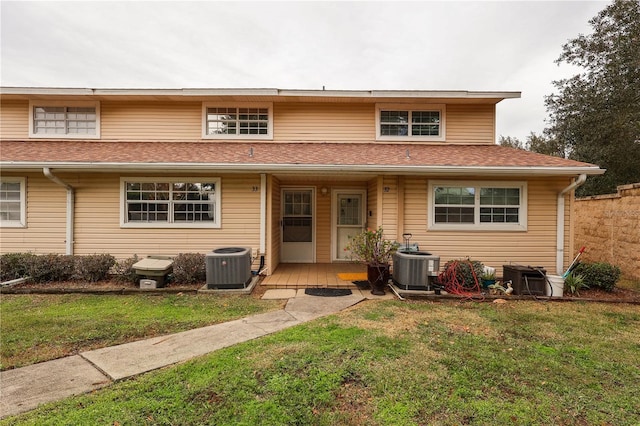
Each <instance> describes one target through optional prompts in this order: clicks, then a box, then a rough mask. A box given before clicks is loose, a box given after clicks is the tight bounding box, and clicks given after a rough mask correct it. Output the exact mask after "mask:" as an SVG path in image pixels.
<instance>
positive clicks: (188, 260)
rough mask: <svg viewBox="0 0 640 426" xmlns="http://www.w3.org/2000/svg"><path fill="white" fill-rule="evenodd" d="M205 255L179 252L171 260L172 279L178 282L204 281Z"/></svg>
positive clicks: (205, 276)
mask: <svg viewBox="0 0 640 426" xmlns="http://www.w3.org/2000/svg"><path fill="white" fill-rule="evenodd" d="M206 279H207V273H206V268H205V255H204V254H200V253H180V254H179V255H178V256H176V258H175V259H174V260H173V280H174V281H175V282H176V283H180V284H196V283H201V282H204V281H206Z"/></svg>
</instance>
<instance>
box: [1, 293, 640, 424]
mask: <svg viewBox="0 0 640 426" xmlns="http://www.w3.org/2000/svg"><path fill="white" fill-rule="evenodd" d="M639 336H640V311H639V310H638V307H637V306H635V305H623V304H620V305H611V304H597V303H593V304H584V303H577V302H576V303H541V302H529V301H514V302H509V303H507V304H504V305H497V304H490V303H467V304H460V303H453V302H452V303H431V302H422V301H421V302H409V303H407V302H399V301H384V302H382V301H376V302H373V301H370V302H367V303H363V304H360V305H358V306H356V307H354V308H352V309H350V310H347V311H344V312H342V313H340V314H338V315H334V316H331V317H327V318H322V319H319V320H316V321H313V322H309V323H306V324H303V325H300V326H297V327H293V328H290V329H287V330H284V331H282V332H279V333H276V334H273V335H270V336H266V337H264V338H261V339H257V340H254V341H250V342H246V343H243V344H240V345H236V346H233V347H230V348H226V349H223V350H220V351H217V352H215V353H213V354H210V355H208V356H205V357H202V358H199V359H197V360H193V361H191V362H188V363H185V364H181V365H179V366H175V367H171V368H166V369H163V370H160V371H157V372H152V373H149V374H146V375H143V376H140V377H138V378H136V379H133V380H128V381H124V382H120V383H116V384H114V385H112V386H110V387H109V388H106V389H103V390H100V391H97V392H94V393H92V394H90V395H83V396H79V397H74V398H70V399H67V400H64V401H61V402H58V403H53V404H48V405H46V406H42V407H41V408H39V409H37V410H35V411H32V412H30V413H26V414H24V415H21V416H17V417H14V418H10V419H5V420H4V421H2V422H0V425H4V424H17V425H22V424H25V425H29V424H33V425H36V424H37V425H46V424H51V425H58V424H91V425H94V424H95V425H100V424H103V425H113V424H121V425H124V424H147V425H155V424H162V425H173V424H175V425H178V424H179V425H199V424H216V425H263V424H264V425H290V424H301V425H302V424H304V425H307V424H309V425H335V424H341V425H343V424H344V425H361V424H367V425H369V424H370V425H389V424H393V425H418V424H430V425H432V424H433V425H454V424H455V425H459V424H481V425H485V424H530V425H547V424H556V425H584V424H598V425H614V424H615V425H637V424H639V423H640V408H639V407H640V394H638V392H637V384H638V383H640V366H639V365H638V352H639V351H640V337H639Z"/></svg>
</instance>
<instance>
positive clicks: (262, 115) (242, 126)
mask: <svg viewBox="0 0 640 426" xmlns="http://www.w3.org/2000/svg"><path fill="white" fill-rule="evenodd" d="M272 134H273V117H272V106H271V104H240V105H217V104H204V105H203V137H204V138H209V139H271V138H272Z"/></svg>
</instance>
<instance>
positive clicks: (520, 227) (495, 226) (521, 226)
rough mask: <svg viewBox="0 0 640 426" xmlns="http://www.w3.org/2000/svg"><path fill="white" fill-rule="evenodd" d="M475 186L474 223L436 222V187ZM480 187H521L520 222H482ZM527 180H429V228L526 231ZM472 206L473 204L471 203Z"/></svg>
mask: <svg viewBox="0 0 640 426" xmlns="http://www.w3.org/2000/svg"><path fill="white" fill-rule="evenodd" d="M440 186H445V187H461V188H471V187H473V188H475V189H476V191H475V203H474V204H473V207H474V223H473V224H468V223H435V212H436V204H435V196H434V191H435V188H436V187H440ZM480 188H517V189H520V205H519V206H518V208H519V212H518V223H481V222H480ZM527 199H528V192H527V182H524V181H514V182H503V181H460V180H441V181H429V194H428V203H429V204H428V206H429V209H428V229H429V230H432V231H520V232H521V231H526V230H527ZM469 207H471V205H469Z"/></svg>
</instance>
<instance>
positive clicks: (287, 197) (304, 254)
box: [280, 188, 315, 263]
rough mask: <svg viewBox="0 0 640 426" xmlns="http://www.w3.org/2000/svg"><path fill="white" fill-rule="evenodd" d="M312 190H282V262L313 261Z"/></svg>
mask: <svg viewBox="0 0 640 426" xmlns="http://www.w3.org/2000/svg"><path fill="white" fill-rule="evenodd" d="M313 201H314V190H313V189H312V188H295V189H293V188H291V189H283V190H282V246H281V253H280V261H281V262H284V263H313V262H315V243H314V233H315V226H314V214H313V213H314V205H313V204H314V203H313Z"/></svg>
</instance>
